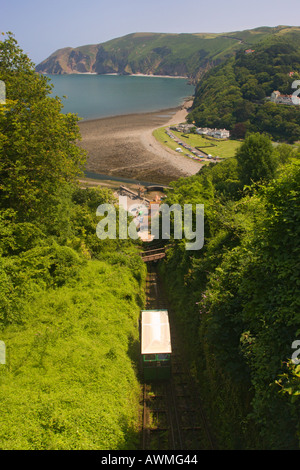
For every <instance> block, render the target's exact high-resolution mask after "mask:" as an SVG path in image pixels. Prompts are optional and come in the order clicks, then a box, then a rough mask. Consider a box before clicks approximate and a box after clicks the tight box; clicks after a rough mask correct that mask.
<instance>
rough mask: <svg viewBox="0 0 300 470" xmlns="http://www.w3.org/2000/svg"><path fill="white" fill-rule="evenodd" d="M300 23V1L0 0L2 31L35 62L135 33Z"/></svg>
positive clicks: (182, 31)
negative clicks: (63, 49)
mask: <svg viewBox="0 0 300 470" xmlns="http://www.w3.org/2000/svg"><path fill="white" fill-rule="evenodd" d="M280 24H281V25H282V24H283V25H293V26H300V11H299V0H289V1H288V2H283V1H282V0H252V1H251V2H248V1H247V2H245V1H243V0H227V1H224V0H215V1H213V0H205V1H204V0H80V1H79V0H47V1H45V0H0V31H2V32H7V31H12V32H13V33H14V34H15V37H16V39H17V41H18V43H19V45H20V46H21V47H22V49H23V50H24V51H25V52H26V53H27V54H28V55H29V57H30V58H31V60H33V62H35V63H39V62H41V61H42V60H44V59H46V58H47V57H48V56H49V55H50V54H51V53H52V52H54V51H55V50H56V49H59V48H61V47H66V46H71V47H77V46H81V45H85V44H97V43H100V42H105V41H108V40H109V39H113V38H116V37H120V36H123V35H125V34H129V33H135V32H164V33H197V32H229V31H239V30H243V29H248V28H256V27H258V26H277V25H280Z"/></svg>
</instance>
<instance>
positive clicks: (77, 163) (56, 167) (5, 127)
mask: <svg viewBox="0 0 300 470" xmlns="http://www.w3.org/2000/svg"><path fill="white" fill-rule="evenodd" d="M0 80H3V81H4V83H5V85H6V98H7V101H6V103H5V104H3V105H0V180H1V185H0V209H7V208H11V209H14V211H15V214H16V220H18V221H21V222H24V221H31V222H32V221H35V222H39V223H42V225H43V226H48V227H51V225H53V223H54V220H55V219H59V218H60V216H59V212H60V211H61V207H62V204H64V202H63V198H62V195H65V203H66V204H67V201H66V198H67V194H68V189H67V187H68V186H69V185H70V184H71V185H72V183H73V182H74V180H75V179H76V177H77V176H78V175H79V174H80V172H81V170H82V168H83V164H84V162H85V152H84V151H83V150H82V149H80V148H79V146H78V145H77V141H78V140H79V139H80V133H79V127H78V125H77V122H78V118H77V116H75V115H73V114H63V113H62V112H61V110H62V103H61V100H60V99H59V98H58V97H51V96H50V93H51V90H52V87H51V86H50V85H49V79H48V78H46V77H44V76H41V75H39V74H37V73H36V72H35V70H34V64H33V63H32V62H31V61H30V59H29V58H28V57H27V56H26V55H25V54H24V53H23V52H22V50H21V49H20V47H19V46H18V44H17V41H16V40H15V39H14V37H13V35H12V34H11V33H7V38H6V39H5V40H4V41H2V42H0Z"/></svg>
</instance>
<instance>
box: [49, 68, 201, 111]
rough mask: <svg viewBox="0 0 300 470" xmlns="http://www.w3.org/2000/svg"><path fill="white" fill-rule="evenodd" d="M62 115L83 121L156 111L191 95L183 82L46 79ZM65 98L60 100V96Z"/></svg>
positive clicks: (73, 77)
mask: <svg viewBox="0 0 300 470" xmlns="http://www.w3.org/2000/svg"><path fill="white" fill-rule="evenodd" d="M47 76H48V77H49V78H50V79H51V82H52V84H53V85H54V89H53V94H54V96H59V97H60V98H61V99H62V102H63V105H64V108H63V112H64V113H68V112H72V113H76V114H78V116H79V117H81V118H83V119H95V118H102V117H109V116H117V115H122V114H133V113H142V112H151V111H158V110H163V109H168V108H175V107H177V106H180V105H181V104H182V103H183V101H184V99H185V98H187V97H189V96H192V95H193V94H194V90H195V88H194V86H192V85H189V84H188V81H187V80H186V79H182V78H176V79H175V78H164V77H135V76H119V75H75V74H74V75H47ZM64 95H65V96H66V98H63V96H64Z"/></svg>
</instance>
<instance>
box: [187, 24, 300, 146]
mask: <svg viewBox="0 0 300 470" xmlns="http://www.w3.org/2000/svg"><path fill="white" fill-rule="evenodd" d="M253 50H254V52H252V53H251V54H245V48H243V49H241V50H239V51H238V52H237V53H236V55H235V57H230V58H229V59H228V60H227V61H226V62H224V63H222V64H220V65H218V66H217V67H214V68H213V69H211V70H210V71H209V72H208V73H207V74H206V75H205V76H204V78H203V79H202V80H201V81H200V82H199V83H198V85H197V88H196V93H195V101H194V105H193V110H192V112H191V113H190V115H189V121H190V122H193V121H195V123H196V125H198V126H201V127H205V126H208V127H218V128H223V127H225V128H227V129H229V130H230V131H232V134H233V137H234V138H238V137H240V138H243V137H244V136H245V135H246V134H247V132H251V133H253V132H264V133H267V134H268V135H269V136H272V137H273V138H274V139H276V140H278V141H286V142H289V143H293V142H295V141H297V140H299V139H300V113H299V107H298V106H291V105H290V106H289V105H278V104H275V103H272V102H270V101H268V100H266V99H267V98H269V97H270V95H271V93H272V92H273V91H275V90H279V91H280V92H281V93H282V94H289V95H291V94H292V93H293V89H292V83H293V81H294V80H296V79H297V77H298V75H297V74H299V71H300V61H299V50H300V41H299V34H295V35H291V34H289V32H288V30H287V31H286V34H281V35H279V34H275V35H274V36H271V37H266V38H262V40H261V41H260V42H259V43H258V44H257V45H256V46H255V49H253ZM290 72H293V73H294V74H293V75H290Z"/></svg>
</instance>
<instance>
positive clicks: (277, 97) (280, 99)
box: [270, 90, 300, 105]
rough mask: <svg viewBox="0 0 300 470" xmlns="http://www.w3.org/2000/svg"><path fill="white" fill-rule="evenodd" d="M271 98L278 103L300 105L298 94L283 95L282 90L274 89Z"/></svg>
mask: <svg viewBox="0 0 300 470" xmlns="http://www.w3.org/2000/svg"><path fill="white" fill-rule="evenodd" d="M270 100H271V101H272V103H276V104H288V105H300V98H299V97H298V96H296V95H282V94H281V93H280V91H278V90H276V91H273V93H272V94H271V98H270Z"/></svg>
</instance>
